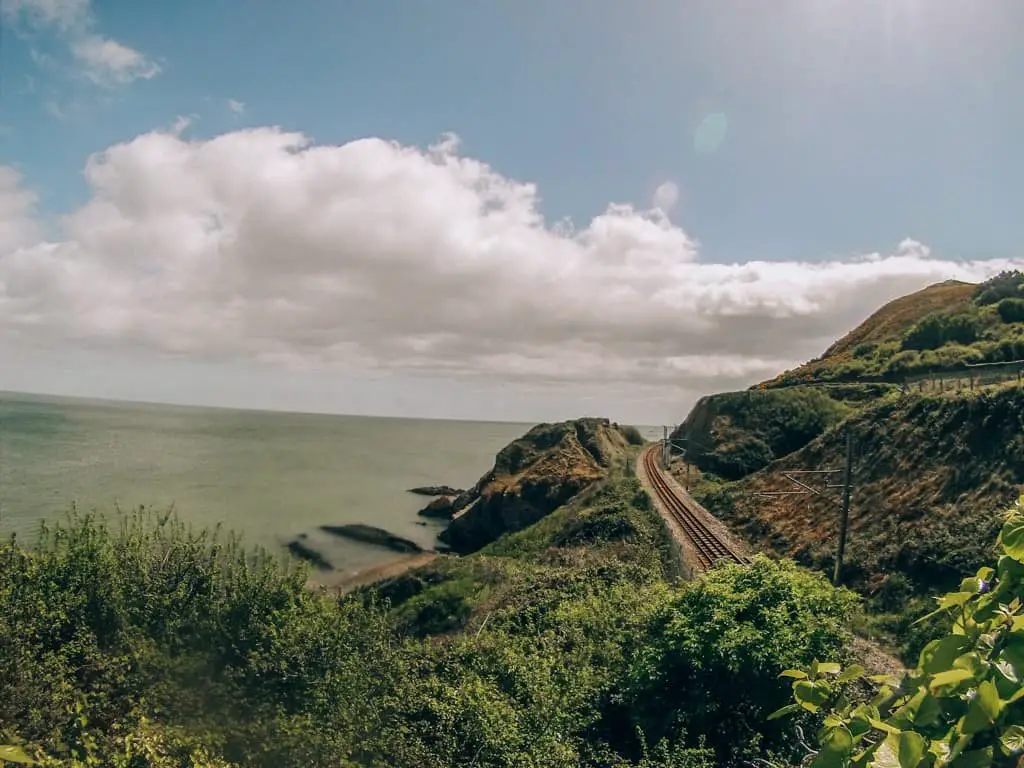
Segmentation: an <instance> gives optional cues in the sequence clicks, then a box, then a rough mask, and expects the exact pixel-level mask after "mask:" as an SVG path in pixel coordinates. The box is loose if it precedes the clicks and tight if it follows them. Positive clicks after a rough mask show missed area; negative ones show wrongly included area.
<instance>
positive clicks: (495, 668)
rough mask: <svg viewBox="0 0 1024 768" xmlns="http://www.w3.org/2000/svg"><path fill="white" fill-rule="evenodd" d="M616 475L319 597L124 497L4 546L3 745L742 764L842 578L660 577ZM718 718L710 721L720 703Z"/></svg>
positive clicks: (643, 524)
mask: <svg viewBox="0 0 1024 768" xmlns="http://www.w3.org/2000/svg"><path fill="white" fill-rule="evenodd" d="M674 573H675V564H674V561H673V556H672V552H671V548H670V546H669V541H668V539H667V534H666V533H665V531H664V529H663V527H662V525H661V521H660V518H658V516H657V515H656V513H655V512H654V511H652V510H651V508H650V504H649V501H648V499H647V496H646V495H645V494H644V493H643V492H642V490H641V489H640V487H639V485H638V483H637V482H636V481H635V480H632V479H628V480H627V479H616V480H611V481H609V482H607V483H606V484H604V485H603V486H601V487H596V488H594V489H592V490H590V491H587V492H584V493H583V494H581V496H580V497H579V498H577V499H576V500H575V501H573V502H572V503H571V504H569V505H567V506H564V507H562V508H561V509H559V510H557V511H555V512H554V513H552V514H551V515H549V516H548V517H546V518H544V519H543V520H541V521H540V522H539V523H538V524H536V525H534V526H532V527H531V528H528V529H526V530H523V531H520V532H518V533H516V534H513V535H509V536H506V537H503V538H502V539H500V540H499V541H497V542H495V543H493V544H491V545H490V546H488V547H487V548H486V549H485V550H483V551H481V552H480V553H477V554H474V555H471V556H468V557H465V558H442V559H440V560H439V561H437V562H436V564H432V565H431V566H428V567H426V568H423V569H421V570H419V571H415V572H412V573H409V574H406V575H404V576H401V577H398V578H395V579H392V580H390V581H388V582H384V583H382V584H379V585H377V586H375V587H372V588H365V589H363V590H360V591H359V592H357V593H353V594H350V595H347V596H345V597H342V598H338V597H336V596H333V595H331V594H329V593H326V592H315V591H312V590H310V589H309V588H308V587H307V586H306V584H305V577H304V573H303V572H302V571H297V570H292V569H290V568H286V567H284V566H282V565H280V564H278V563H277V562H275V561H274V560H273V559H271V558H268V557H267V556H265V555H259V554H249V553H246V552H244V551H243V550H242V549H240V548H239V547H238V545H237V543H235V542H233V541H231V540H230V539H222V538H221V537H218V536H215V535H213V534H207V533H192V532H190V531H188V530H187V529H185V528H184V527H183V526H182V525H180V524H179V523H177V522H175V520H174V519H173V518H171V517H167V516H160V515H155V514H152V513H145V512H142V513H138V514H136V515H134V516H132V517H130V518H129V519H128V520H127V521H126V522H125V524H124V525H123V526H122V527H121V528H120V529H118V530H114V531H110V530H109V529H108V528H107V527H106V526H104V525H102V524H101V522H100V521H99V520H97V519H96V518H95V517H93V516H90V515H78V514H75V515H72V517H71V518H70V519H69V521H68V522H67V523H66V524H65V525H63V526H60V527H55V528H53V529H51V530H48V531H46V532H45V533H44V535H43V536H42V537H41V540H40V541H39V543H38V544H36V545H33V546H32V547H23V546H21V545H20V544H18V543H17V542H15V541H10V542H8V543H5V544H3V545H0V744H7V745H9V747H10V749H11V751H8V752H0V757H4V756H6V757H7V758H8V759H9V758H10V757H11V756H15V757H16V756H17V752H16V751H14V750H19V749H20V750H22V751H23V753H24V754H25V755H30V756H32V757H34V758H35V759H36V760H39V761H40V762H41V763H42V764H44V765H51V766H86V765H103V766H107V765H111V766H124V767H126V768H127V767H128V766H132V767H133V768H134V767H135V766H161V767H162V766H168V767H169V766H175V767H177V766H190V765H192V766H211V768H212V767H213V766H227V765H239V766H243V765H244V766H257V767H261V766H268V767H269V766H275V767H276V766H282V767H287V766H310V765H322V766H328V765H334V766H396V765H398V766H406V765H408V766H413V765H415V766H426V767H427V768H430V767H432V766H436V767H437V768H440V767H441V766H470V765H473V766H521V765H537V766H566V767H568V766H579V765H583V766H588V765H589V766H595V768H596V766H617V767H619V768H625V767H626V766H643V767H644V768H659V767H660V768H669V767H670V766H671V767H673V768H683V767H686V766H689V767H692V768H697V767H700V768H704V767H709V766H711V765H713V764H714V765H738V764H740V763H741V761H743V760H745V759H747V758H749V757H752V756H754V755H765V754H775V755H777V756H778V757H779V758H780V759H787V758H788V757H790V756H793V755H795V754H797V752H798V751H799V747H798V746H797V744H796V742H795V741H794V739H793V738H792V736H791V735H790V734H789V733H788V729H786V728H785V727H784V724H778V723H768V722H767V721H766V719H765V718H766V716H767V714H768V713H769V712H771V711H772V710H774V709H776V708H778V707H779V706H781V705H782V704H783V703H784V702H785V699H786V697H787V696H788V689H787V687H786V686H785V685H783V684H781V683H780V681H779V680H778V679H777V678H778V674H779V672H780V671H782V669H784V668H786V667H788V666H794V665H799V664H803V663H808V662H810V661H811V660H812V659H813V658H815V657H823V656H835V655H837V654H839V655H841V654H842V653H843V648H844V647H845V643H846V641H847V634H846V631H845V630H844V621H845V617H846V616H848V615H849V614H850V613H851V612H854V606H855V598H854V597H853V596H852V594H850V593H847V592H844V591H835V590H833V589H832V588H831V587H830V586H829V585H828V584H827V582H826V581H825V580H824V579H823V578H822V577H821V576H818V575H815V574H810V573H807V572H805V571H801V570H799V569H797V568H796V567H795V566H793V565H792V564H785V563H774V562H771V561H769V560H767V559H763V558H759V559H758V560H757V561H756V562H755V563H754V564H753V565H752V566H750V567H748V568H742V567H733V568H725V569H722V570H719V571H716V572H715V573H714V574H712V575H710V576H708V577H706V578H705V579H703V580H700V581H697V582H693V583H685V584H679V583H677V582H676V580H675V579H674ZM726 713H728V720H724V719H723V717H724V715H725V714H726Z"/></svg>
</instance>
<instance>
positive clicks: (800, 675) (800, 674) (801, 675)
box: [779, 669, 807, 680]
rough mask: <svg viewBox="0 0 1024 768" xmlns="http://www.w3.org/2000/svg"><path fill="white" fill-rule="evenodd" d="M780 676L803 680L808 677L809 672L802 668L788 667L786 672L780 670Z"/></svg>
mask: <svg viewBox="0 0 1024 768" xmlns="http://www.w3.org/2000/svg"><path fill="white" fill-rule="evenodd" d="M779 677H794V678H796V679H797V680H803V679H805V678H806V677H807V673H806V672H804V671H803V670H802V669H787V670H785V671H784V672H780V673H779Z"/></svg>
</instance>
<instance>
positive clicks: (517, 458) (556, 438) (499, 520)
mask: <svg viewBox="0 0 1024 768" xmlns="http://www.w3.org/2000/svg"><path fill="white" fill-rule="evenodd" d="M628 447H629V440H628V439H627V436H626V434H625V433H624V431H623V429H622V428H620V427H619V426H618V425H614V424H612V423H610V422H609V421H608V420H607V419H592V418H587V419H577V420H575V421H563V422H560V423H557V424H538V425H537V426H536V427H534V428H533V429H531V430H530V431H529V432H527V433H526V434H525V435H523V436H522V437H521V438H519V439H518V440H515V441H513V442H512V443H510V444H509V445H507V446H505V447H504V448H503V449H502V450H501V451H500V452H499V453H498V455H497V456H496V457H495V460H494V468H493V469H492V470H491V471H490V472H488V473H487V474H486V475H484V476H483V477H481V478H480V480H479V482H477V484H476V486H474V487H473V488H472V489H471V490H469V491H467V492H466V493H465V494H463V496H461V497H460V498H459V499H458V500H457V501H456V506H457V507H458V510H457V511H456V515H455V517H454V518H453V519H452V522H451V524H450V525H449V526H448V528H447V529H446V530H445V531H443V532H442V533H441V535H440V536H439V538H440V539H441V541H443V542H444V543H445V544H447V545H448V546H450V547H451V548H452V549H453V550H455V551H456V552H459V553H463V554H465V553H468V552H473V551H475V550H477V549H480V548H481V547H483V546H485V545H486V544H489V543H490V542H492V541H495V540H496V539H498V538H499V537H500V536H501V535H502V534H504V533H508V532H511V531H518V530H522V529H523V528H526V527H527V526H530V525H532V524H533V523H535V522H537V521H538V520H540V519H541V518H542V517H544V516H546V515H548V514H550V513H551V512H553V511H554V510H555V509H557V508H558V507H560V506H562V505H563V504H565V503H566V502H567V501H569V500H570V499H571V498H572V497H574V496H575V495H576V494H578V493H579V492H580V491H582V490H583V489H585V488H587V487H588V486H590V485H592V484H593V483H594V482H596V481H598V480H601V479H603V478H604V477H606V476H607V475H608V473H609V471H610V470H611V469H612V467H614V466H615V465H616V464H617V463H620V462H622V461H623V460H624V458H625V455H626V450H627V449H628Z"/></svg>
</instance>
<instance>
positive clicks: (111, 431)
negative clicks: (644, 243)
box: [0, 393, 660, 571]
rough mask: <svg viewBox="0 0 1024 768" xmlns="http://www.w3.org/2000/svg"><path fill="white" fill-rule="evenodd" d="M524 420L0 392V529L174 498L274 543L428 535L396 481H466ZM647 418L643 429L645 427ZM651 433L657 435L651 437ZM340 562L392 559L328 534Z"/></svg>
mask: <svg viewBox="0 0 1024 768" xmlns="http://www.w3.org/2000/svg"><path fill="white" fill-rule="evenodd" d="M530 426H532V425H530V424H508V423H484V422H461V421H433V420H414V419H382V418H370V417H360V416H325V415H314V414H295V413H271V412H263V411H233V410H223V409H214V408H191V407H181V406H167V405H148V404H147V405H141V404H135V403H113V402H102V401H94V400H78V399H70V398H55V397H49V396H46V397H44V396H35V395H21V394H17V395H15V394H6V393H0V532H2V533H5V534H7V533H10V532H12V531H15V532H17V533H18V534H19V536H21V535H31V534H32V532H33V531H35V530H36V528H37V525H38V521H39V520H41V519H50V520H53V519H59V518H60V517H61V516H62V515H63V514H64V512H65V511H66V510H67V509H68V508H69V507H70V505H71V504H72V503H76V504H77V505H78V506H79V507H80V508H88V509H92V508H95V509H98V510H101V511H104V512H112V511H113V510H114V508H115V505H119V506H120V507H121V508H122V509H127V508H131V507H136V506H139V505H146V506H155V507H158V508H166V507H169V506H171V505H173V506H174V507H175V509H176V510H177V512H178V514H179V516H180V517H181V518H182V519H183V520H185V521H187V522H189V523H191V524H193V525H196V526H208V525H213V524H216V523H223V524H224V525H225V527H227V528H230V529H231V530H234V531H237V532H239V533H241V534H242V535H243V537H244V540H245V542H246V543H247V544H250V545H261V546H265V547H268V548H273V549H276V548H279V547H280V546H281V545H282V544H283V543H284V542H286V541H288V540H290V539H292V538H294V537H295V536H297V535H299V534H301V533H307V534H308V535H309V536H310V541H311V542H319V541H321V540H322V535H318V534H317V533H316V529H317V527H318V526H320V525H323V524H328V523H335V524H336V523H368V524H370V525H376V526H379V527H381V528H386V529H388V530H390V531H392V532H394V533H397V534H398V535H400V536H404V537H406V538H409V539H413V540H414V541H417V542H418V543H420V544H421V545H423V546H427V547H429V546H432V545H433V544H434V539H435V536H436V535H437V532H438V530H439V527H438V524H436V523H433V522H430V523H428V525H427V526H423V525H417V522H423V520H422V518H419V517H418V516H417V515H416V511H417V510H418V509H420V508H421V507H422V506H423V505H424V504H426V503H427V502H429V501H430V499H429V498H425V497H421V496H414V495H413V494H410V493H407V492H406V489H408V488H412V487H414V486H417V485H432V484H439V483H445V484H448V485H454V486H456V487H460V488H468V487H470V486H472V485H473V483H475V482H476V480H477V478H479V476H480V475H482V474H483V473H484V472H486V471H487V470H489V469H490V468H491V466H492V464H493V462H494V455H495V454H496V453H497V452H498V451H499V450H500V449H501V448H502V447H504V446H505V445H506V444H508V443H509V442H510V441H512V440H514V439H515V438H516V437H519V436H520V435H522V434H523V433H524V432H525V431H526V430H527V429H529V427H530ZM655 432H656V430H645V433H646V434H648V435H649V436H651V437H654V436H655V434H654V433H655ZM659 436H660V435H659ZM329 546H330V547H331V551H330V552H329V554H328V556H329V559H330V560H331V562H332V563H334V565H335V566H336V567H337V568H339V570H343V571H348V570H359V569H362V568H365V567H367V566H370V565H374V564H376V563H379V562H383V561H385V560H387V559H389V558H391V557H392V555H391V554H390V553H389V552H388V551H387V550H381V549H378V548H375V547H368V546H364V545H361V544H357V543H354V542H345V541H334V540H332V541H330V543H329Z"/></svg>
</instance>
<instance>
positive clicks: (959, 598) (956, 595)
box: [939, 592, 975, 608]
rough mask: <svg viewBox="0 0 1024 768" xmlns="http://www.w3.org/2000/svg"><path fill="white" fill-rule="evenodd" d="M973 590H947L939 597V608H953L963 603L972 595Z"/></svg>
mask: <svg viewBox="0 0 1024 768" xmlns="http://www.w3.org/2000/svg"><path fill="white" fill-rule="evenodd" d="M974 595H975V593H974V592H949V593H948V594H945V595H943V596H942V597H940V598H939V607H940V608H955V607H956V606H958V605H963V604H964V603H966V602H967V601H968V600H970V599H971V598H972V597H974Z"/></svg>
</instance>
